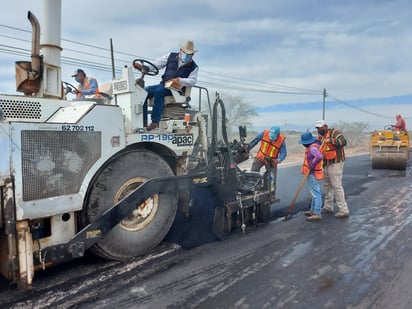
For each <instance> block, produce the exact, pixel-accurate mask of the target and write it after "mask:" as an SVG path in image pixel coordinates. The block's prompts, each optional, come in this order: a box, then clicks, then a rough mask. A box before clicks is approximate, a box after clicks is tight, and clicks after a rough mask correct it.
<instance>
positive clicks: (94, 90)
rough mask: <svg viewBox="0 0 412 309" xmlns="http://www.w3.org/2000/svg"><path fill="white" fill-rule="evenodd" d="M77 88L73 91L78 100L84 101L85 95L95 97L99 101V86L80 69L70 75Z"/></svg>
mask: <svg viewBox="0 0 412 309" xmlns="http://www.w3.org/2000/svg"><path fill="white" fill-rule="evenodd" d="M72 77H74V79H75V80H76V82H78V83H79V86H78V88H77V89H76V90H74V92H75V94H76V96H77V98H78V99H84V97H85V96H86V95H95V98H97V99H101V98H102V96H101V95H100V93H99V92H100V91H99V85H98V83H97V80H96V79H95V78H93V77H87V76H86V73H85V72H84V71H83V70H82V69H77V70H76V71H74V74H73V75H72Z"/></svg>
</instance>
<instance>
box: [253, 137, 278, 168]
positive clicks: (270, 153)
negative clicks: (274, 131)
mask: <svg viewBox="0 0 412 309" xmlns="http://www.w3.org/2000/svg"><path fill="white" fill-rule="evenodd" d="M269 132H270V130H265V131H264V132H263V137H262V140H261V142H260V149H259V151H258V153H257V156H256V158H257V159H258V160H259V161H261V162H263V163H265V157H269V158H271V159H272V161H273V164H274V165H276V164H275V160H276V159H277V158H278V156H279V150H280V147H281V146H282V144H283V142H284V140H285V136H284V135H282V134H279V135H278V138H277V139H276V140H275V141H271V140H270V137H269Z"/></svg>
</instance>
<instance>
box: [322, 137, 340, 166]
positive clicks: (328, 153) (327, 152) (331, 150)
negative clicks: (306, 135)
mask: <svg viewBox="0 0 412 309" xmlns="http://www.w3.org/2000/svg"><path fill="white" fill-rule="evenodd" d="M331 136H332V134H331V130H328V132H326V135H325V137H324V138H323V139H329V138H330V137H331ZM323 139H322V141H323ZM320 151H321V152H322V154H323V157H324V158H325V159H326V160H333V159H336V156H337V154H336V147H335V145H333V144H330V143H324V145H323V147H322V149H320Z"/></svg>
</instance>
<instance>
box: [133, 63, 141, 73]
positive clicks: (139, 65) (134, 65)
mask: <svg viewBox="0 0 412 309" xmlns="http://www.w3.org/2000/svg"><path fill="white" fill-rule="evenodd" d="M133 67H134V68H135V69H136V70H139V71H140V70H141V69H142V64H141V63H139V62H137V61H135V62H133Z"/></svg>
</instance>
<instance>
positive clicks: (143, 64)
mask: <svg viewBox="0 0 412 309" xmlns="http://www.w3.org/2000/svg"><path fill="white" fill-rule="evenodd" d="M136 62H140V64H141V66H142V69H140V70H139V71H140V72H142V73H144V74H146V75H149V76H155V75H157V74H159V69H158V68H157V66H155V65H154V64H153V63H151V62H150V61H148V60H145V59H135V60H133V67H135V66H134V64H135V63H136ZM147 64H149V65H151V66H152V67H153V71H146V70H143V66H147ZM136 70H138V69H136Z"/></svg>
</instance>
